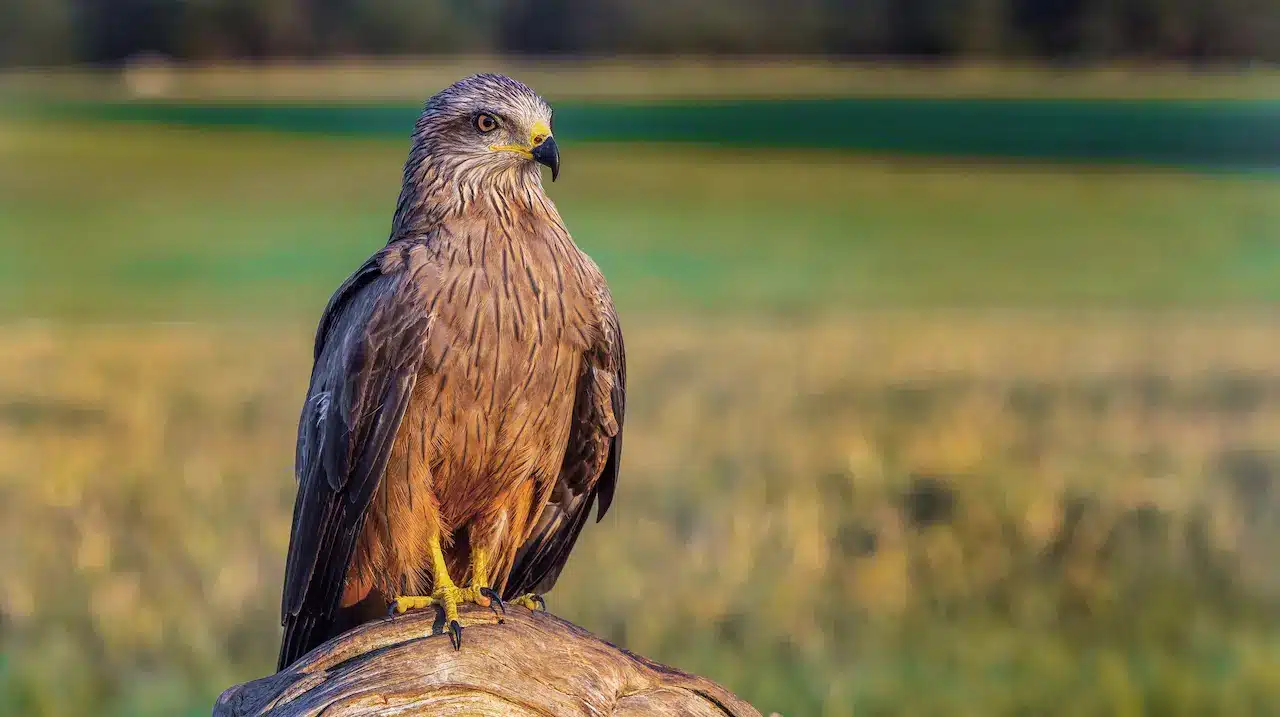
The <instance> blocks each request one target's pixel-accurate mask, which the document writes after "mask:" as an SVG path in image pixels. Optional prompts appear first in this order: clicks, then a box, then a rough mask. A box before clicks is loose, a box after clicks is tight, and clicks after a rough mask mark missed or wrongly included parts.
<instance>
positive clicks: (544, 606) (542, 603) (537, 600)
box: [533, 595, 547, 612]
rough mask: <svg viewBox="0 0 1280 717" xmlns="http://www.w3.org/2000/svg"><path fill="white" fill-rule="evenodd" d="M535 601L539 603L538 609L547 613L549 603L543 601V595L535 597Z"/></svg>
mask: <svg viewBox="0 0 1280 717" xmlns="http://www.w3.org/2000/svg"><path fill="white" fill-rule="evenodd" d="M533 601H534V602H536V603H538V607H540V608H542V611H543V612H546V611H547V601H546V600H543V599H542V596H541V595H534V596H533Z"/></svg>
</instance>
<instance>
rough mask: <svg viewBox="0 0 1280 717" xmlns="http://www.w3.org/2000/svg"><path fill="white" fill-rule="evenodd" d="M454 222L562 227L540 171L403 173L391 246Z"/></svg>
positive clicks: (515, 169)
mask: <svg viewBox="0 0 1280 717" xmlns="http://www.w3.org/2000/svg"><path fill="white" fill-rule="evenodd" d="M455 220H480V221H496V222H499V223H501V224H511V225H514V224H515V223H517V222H520V221H524V222H528V221H530V220H533V221H550V222H552V223H554V224H556V225H559V226H563V224H562V222H561V220H560V214H559V213H558V212H557V211H556V208H555V204H553V203H552V202H551V199H550V198H549V197H547V195H546V192H545V191H543V188H542V178H541V176H540V174H539V173H538V170H537V166H536V165H534V166H532V167H515V168H511V169H509V170H502V171H491V172H482V171H465V168H463V169H462V170H454V171H445V172H437V171H435V170H433V169H430V168H428V169H426V170H425V171H423V172H421V173H410V172H406V173H405V182H404V185H403V187H402V188H401V190H400V200H399V202H398V203H397V204H396V213H395V216H394V218H393V219H392V226H391V238H390V240H391V241H395V240H397V239H403V238H406V237H412V236H426V235H428V234H430V233H431V232H433V231H435V230H436V229H437V228H439V227H441V226H442V225H444V224H445V223H446V222H452V221H455Z"/></svg>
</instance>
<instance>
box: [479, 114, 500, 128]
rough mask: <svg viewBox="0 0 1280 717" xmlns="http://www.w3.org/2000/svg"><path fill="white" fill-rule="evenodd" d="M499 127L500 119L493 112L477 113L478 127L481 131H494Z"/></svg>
mask: <svg viewBox="0 0 1280 717" xmlns="http://www.w3.org/2000/svg"><path fill="white" fill-rule="evenodd" d="M497 128H498V120H497V118H495V117H494V116H493V115H491V114H487V113H484V112H481V113H480V114H478V115H476V129H478V130H480V131H481V132H486V133H487V132H492V131H494V130H495V129H497Z"/></svg>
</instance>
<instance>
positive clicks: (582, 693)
mask: <svg viewBox="0 0 1280 717" xmlns="http://www.w3.org/2000/svg"><path fill="white" fill-rule="evenodd" d="M438 613H439V611H437V610H424V611H420V612H413V613H409V614H406V615H401V616H397V617H395V618H386V619H383V620H378V621H375V622H371V623H368V624H366V625H362V626H360V627H358V628H356V629H355V630H352V631H350V632H348V633H346V634H343V635H340V636H338V637H337V638H334V639H333V640H330V641H329V642H326V643H325V644H323V645H321V646H320V647H318V648H316V649H315V650H312V651H311V652H309V653H307V655H305V656H304V657H303V658H302V659H301V660H299V661H298V662H297V663H296V664H295V665H293V666H292V667H290V668H289V669H287V670H285V671H283V672H281V673H279V674H275V675H271V676H270V677H263V678H262V679H258V680H254V681H252V682H246V683H245V684H243V685H237V686H235V687H232V688H230V689H228V690H227V691H226V692H224V693H222V696H221V697H219V698H218V702H217V704H215V705H214V708H213V714H214V717H249V716H250V715H255V716H257V715H263V716H265V715H270V716H271V717H301V716H302V715H319V714H324V715H325V716H326V717H340V716H341V717H347V716H351V715H517V716H518V715H539V716H540V717H570V716H572V715H583V716H584V717H586V716H588V715H589V716H591V717H599V716H601V715H616V716H619V717H620V716H622V715H706V716H708V717H724V716H725V715H729V716H730V717H760V713H759V712H757V711H756V710H754V709H753V708H752V707H751V705H749V704H747V703H746V702H744V701H742V700H741V699H739V698H738V697H736V696H734V695H733V694H732V693H730V692H729V691H727V690H725V689H724V688H723V687H720V686H719V685H717V684H715V683H714V682H711V681H710V680H706V679H703V678H701V677H696V676H694V675H689V674H686V673H684V672H680V671H679V670H675V669H672V668H670V667H667V666H665V665H660V664H658V663H656V662H653V661H650V660H647V659H645V658H643V657H640V656H638V655H633V654H632V653H630V652H627V651H626V650H623V649H621V648H619V647H616V646H614V645H611V644H609V643H608V642H605V641H604V640H601V639H600V638H598V637H596V636H594V635H592V634H591V633H589V632H587V631H586V630H583V629H582V628H580V627H578V626H576V625H573V624H571V623H568V622H566V621H564V620H561V619H560V618H557V617H555V616H554V615H551V614H549V613H545V612H530V611H529V610H527V609H525V608H523V607H517V606H508V607H507V614H506V616H505V619H504V622H503V624H501V625H500V624H498V623H497V620H496V619H495V617H494V614H493V612H492V611H491V610H489V609H488V608H481V607H479V606H476V605H467V606H464V607H463V610H462V619H461V622H462V625H463V627H464V628H465V629H464V631H463V634H462V649H461V650H457V651H455V650H454V649H453V645H452V644H451V643H450V642H449V637H448V636H447V635H446V634H444V631H443V627H444V625H443V621H442V620H441V618H440V617H439V614H438Z"/></svg>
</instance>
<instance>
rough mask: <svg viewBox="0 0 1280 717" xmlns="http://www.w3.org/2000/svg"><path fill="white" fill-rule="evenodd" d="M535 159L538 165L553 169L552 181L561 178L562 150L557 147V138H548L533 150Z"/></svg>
mask: <svg viewBox="0 0 1280 717" xmlns="http://www.w3.org/2000/svg"><path fill="white" fill-rule="evenodd" d="M532 154H533V159H534V161H535V162H537V163H538V164H541V165H543V166H546V167H549V168H550V169H551V181H553V182H554V181H556V177H559V176H560V148H559V147H557V146H556V138H555V137H550V136H548V137H547V138H546V139H544V140H543V141H542V142H540V143H539V144H538V146H536V147H534V148H533V152H532Z"/></svg>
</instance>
